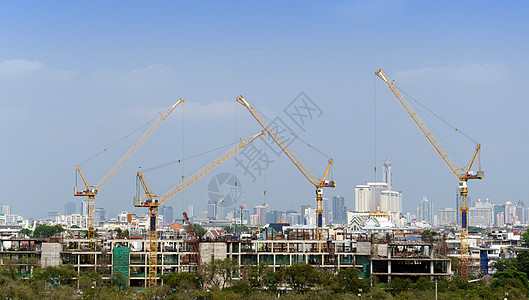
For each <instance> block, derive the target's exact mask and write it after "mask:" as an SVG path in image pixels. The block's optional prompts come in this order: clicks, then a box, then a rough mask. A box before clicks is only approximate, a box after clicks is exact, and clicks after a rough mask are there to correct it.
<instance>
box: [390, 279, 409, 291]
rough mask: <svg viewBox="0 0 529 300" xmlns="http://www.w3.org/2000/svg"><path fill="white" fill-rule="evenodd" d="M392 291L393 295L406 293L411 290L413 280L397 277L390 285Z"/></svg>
mask: <svg viewBox="0 0 529 300" xmlns="http://www.w3.org/2000/svg"><path fill="white" fill-rule="evenodd" d="M389 287H390V289H391V294H393V295H397V294H398V293H400V292H403V291H406V290H408V289H409V288H411V280H410V279H408V278H406V279H404V278H400V277H396V278H393V279H392V280H391V282H390V283H389Z"/></svg>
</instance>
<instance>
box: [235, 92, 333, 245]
mask: <svg viewBox="0 0 529 300" xmlns="http://www.w3.org/2000/svg"><path fill="white" fill-rule="evenodd" d="M237 102H239V103H240V104H242V105H243V106H244V107H246V108H247V109H248V111H250V113H251V114H252V116H254V118H255V119H256V120H257V122H259V124H261V126H262V127H263V128H264V130H266V132H267V133H268V134H269V135H270V137H271V138H272V139H273V140H274V141H275V142H276V144H277V145H278V146H279V148H281V150H283V152H284V153H285V154H286V155H287V156H288V158H290V160H291V161H292V162H293V163H294V165H296V167H297V168H298V169H299V170H300V171H301V173H303V175H305V177H306V178H307V179H308V180H309V181H310V183H312V184H313V185H314V186H315V187H316V238H317V239H318V240H321V239H322V238H323V188H324V187H332V188H333V187H335V186H336V184H335V182H334V180H325V178H327V175H328V174H329V170H330V168H331V165H332V163H333V160H332V158H331V159H329V165H328V166H327V169H326V170H325V173H324V174H323V177H322V178H321V179H320V178H316V177H314V176H312V174H311V173H310V172H309V170H307V168H305V166H304V165H303V164H302V163H301V162H300V161H299V159H298V158H297V157H296V156H295V155H294V153H293V152H292V151H291V150H290V149H289V148H288V147H287V145H286V144H285V143H284V142H283V141H282V140H281V138H280V137H279V135H277V133H276V132H275V131H274V130H273V129H272V127H270V125H269V124H268V123H267V122H266V121H265V120H264V119H263V117H262V116H261V114H260V113H259V112H258V111H257V110H256V109H255V108H254V107H253V106H252V105H250V103H248V101H246V99H244V97H243V96H239V97H237Z"/></svg>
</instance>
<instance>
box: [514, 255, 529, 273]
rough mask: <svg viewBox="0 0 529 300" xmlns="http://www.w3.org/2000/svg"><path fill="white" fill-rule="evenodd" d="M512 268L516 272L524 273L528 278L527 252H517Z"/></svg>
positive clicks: (528, 261)
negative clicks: (513, 267)
mask: <svg viewBox="0 0 529 300" xmlns="http://www.w3.org/2000/svg"><path fill="white" fill-rule="evenodd" d="M514 266H515V267H516V270H517V271H520V272H524V273H525V274H526V275H528V276H529V250H522V251H520V252H518V254H517V255H516V258H515V259H514Z"/></svg>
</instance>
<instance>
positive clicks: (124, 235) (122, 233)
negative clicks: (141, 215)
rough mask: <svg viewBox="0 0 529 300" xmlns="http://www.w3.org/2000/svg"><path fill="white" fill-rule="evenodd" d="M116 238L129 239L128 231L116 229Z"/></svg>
mask: <svg viewBox="0 0 529 300" xmlns="http://www.w3.org/2000/svg"><path fill="white" fill-rule="evenodd" d="M116 238H117V239H128V238H129V230H128V229H125V230H121V228H118V229H116Z"/></svg>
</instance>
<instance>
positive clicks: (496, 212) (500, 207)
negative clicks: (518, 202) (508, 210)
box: [492, 204, 506, 226]
mask: <svg viewBox="0 0 529 300" xmlns="http://www.w3.org/2000/svg"><path fill="white" fill-rule="evenodd" d="M492 214H493V220H494V226H504V225H505V222H506V220H505V204H494V206H493V207H492Z"/></svg>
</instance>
